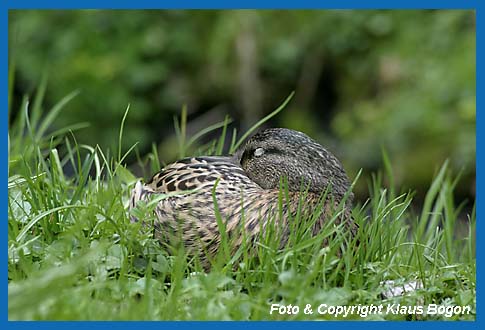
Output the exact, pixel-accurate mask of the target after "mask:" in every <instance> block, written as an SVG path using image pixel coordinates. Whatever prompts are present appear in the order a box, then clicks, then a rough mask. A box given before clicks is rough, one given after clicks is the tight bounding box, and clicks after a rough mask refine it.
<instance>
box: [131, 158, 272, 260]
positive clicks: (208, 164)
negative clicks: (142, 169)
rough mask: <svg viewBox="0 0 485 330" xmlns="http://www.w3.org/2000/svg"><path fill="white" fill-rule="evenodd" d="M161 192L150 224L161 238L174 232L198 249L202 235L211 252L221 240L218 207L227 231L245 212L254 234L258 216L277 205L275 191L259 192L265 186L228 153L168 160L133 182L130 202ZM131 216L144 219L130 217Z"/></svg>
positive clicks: (146, 198) (163, 239)
mask: <svg viewBox="0 0 485 330" xmlns="http://www.w3.org/2000/svg"><path fill="white" fill-rule="evenodd" d="M163 194H166V196H167V197H166V198H163V197H162V198H163V199H162V200H160V201H159V202H158V204H157V206H156V208H155V214H156V220H155V223H154V227H155V234H156V236H157V237H158V238H159V239H160V241H162V242H167V243H168V241H170V237H168V236H170V235H172V234H174V233H178V234H182V235H183V240H180V238H176V241H184V243H185V246H186V247H187V248H188V249H190V250H197V246H199V247H200V245H198V244H197V243H198V241H199V240H201V241H202V242H203V243H204V244H205V245H206V247H207V249H208V250H209V252H211V253H214V252H215V251H216V249H217V247H218V244H219V241H220V231H219V228H218V224H217V221H216V219H215V214H216V212H218V213H219V214H220V218H221V219H222V221H223V222H224V223H225V226H226V229H227V231H233V230H234V229H235V228H236V226H238V224H240V223H241V217H242V214H243V213H244V215H245V216H244V217H245V221H247V222H245V227H246V229H247V230H248V231H250V232H251V235H256V234H258V233H259V231H260V228H257V226H259V221H258V220H259V219H260V218H261V217H262V216H265V215H268V214H273V213H274V212H273V210H272V208H274V207H275V206H276V205H278V203H277V198H278V192H273V191H264V197H263V189H262V188H261V187H260V186H258V185H257V184H256V183H254V182H253V181H251V180H250V179H249V178H248V177H247V175H246V174H245V172H244V171H243V170H242V169H241V167H240V166H238V165H237V164H235V163H234V162H233V161H232V158H230V157H194V158H185V159H182V160H180V161H177V162H175V163H173V164H170V165H168V166H167V167H166V168H164V169H163V170H162V171H160V172H158V173H157V174H155V175H154V176H153V177H152V179H151V180H150V181H148V182H147V183H146V184H142V183H141V182H138V183H137V184H136V186H135V189H134V190H133V192H132V195H131V201H130V206H131V207H135V206H136V203H137V202H138V201H139V200H144V201H149V200H150V199H151V197H152V196H153V197H157V196H163ZM214 199H215V201H216V204H214ZM215 205H217V211H216V208H215ZM242 210H244V211H242ZM132 220H133V221H138V220H142V219H136V218H134V217H132ZM192 252H193V251H192Z"/></svg>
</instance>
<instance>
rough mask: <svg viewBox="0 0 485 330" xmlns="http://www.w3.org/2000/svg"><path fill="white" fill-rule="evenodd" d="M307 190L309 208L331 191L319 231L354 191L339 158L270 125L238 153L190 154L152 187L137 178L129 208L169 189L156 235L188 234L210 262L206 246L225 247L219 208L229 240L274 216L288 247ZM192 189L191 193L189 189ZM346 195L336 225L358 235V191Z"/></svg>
mask: <svg viewBox="0 0 485 330" xmlns="http://www.w3.org/2000/svg"><path fill="white" fill-rule="evenodd" d="M283 178H285V179H284V180H287V186H288V191H289V198H290V200H289V203H285V205H283V207H282V208H283V210H281V207H280V206H279V205H281V204H280V203H279V201H278V199H279V196H280V180H281V179H283ZM302 187H303V191H305V192H304V193H306V194H307V195H306V196H305V201H304V204H305V205H304V206H303V207H304V209H306V210H308V211H312V210H313V209H315V208H316V207H317V205H318V203H321V202H322V196H323V195H324V194H325V192H327V193H326V195H325V200H324V201H323V202H324V208H323V209H324V211H323V212H322V213H321V215H320V216H319V218H318V220H317V221H316V222H315V224H314V225H313V226H314V227H313V228H312V233H313V234H316V233H318V232H319V231H320V229H321V227H322V225H323V222H324V221H325V220H326V218H328V217H329V212H330V211H331V210H334V209H336V208H337V205H339V203H340V202H342V199H344V195H345V194H346V193H347V191H348V190H349V188H350V182H349V179H348V177H347V175H346V173H345V171H344V169H343V167H342V164H341V163H340V162H339V160H338V159H337V158H336V157H335V156H334V155H332V154H331V153H330V152H329V151H327V150H326V149H325V148H324V147H322V146H321V145H320V144H318V143H317V142H315V141H314V140H312V139H311V138H309V137H308V136H307V135H305V134H303V133H301V132H297V131H293V130H290V129H285V128H271V129H266V130H263V131H261V132H259V133H257V134H256V135H254V136H253V137H252V138H250V139H249V140H248V141H247V143H246V144H245V145H244V147H242V148H240V149H239V150H237V151H236V153H235V154H234V155H232V156H229V157H193V158H185V159H182V160H179V161H177V162H175V163H173V164H170V165H168V166H167V167H165V168H164V169H162V170H161V171H160V172H158V173H157V174H155V175H154V176H153V177H152V179H151V180H150V181H149V182H147V183H146V184H142V183H141V182H137V184H136V186H135V188H134V189H133V191H132V195H131V202H130V207H131V208H133V207H135V205H136V203H137V202H138V201H139V200H145V201H147V200H148V199H149V198H150V196H154V195H155V196H156V195H162V194H169V195H168V196H166V198H164V199H162V200H160V201H159V202H158V204H157V205H156V208H155V214H156V221H155V228H154V229H155V235H156V237H157V238H158V239H160V241H161V242H163V243H168V241H169V240H170V239H172V238H173V237H174V236H170V235H171V234H175V235H179V236H175V237H178V238H179V239H180V238H181V239H182V241H183V243H184V245H185V247H186V249H187V250H188V252H189V253H191V254H197V255H199V257H200V258H201V261H202V263H203V264H205V266H208V264H207V258H206V255H205V254H204V253H201V251H206V252H208V253H209V254H211V255H214V254H215V252H217V250H218V248H219V244H220V239H221V234H220V230H219V226H218V221H217V218H216V212H219V214H220V218H219V219H223V220H225V225H224V227H225V230H226V232H227V233H228V234H229V236H230V237H231V236H233V235H231V234H233V233H235V232H236V229H237V228H238V227H241V224H242V226H243V227H244V230H245V232H246V233H245V234H246V237H249V238H250V239H251V241H254V239H257V237H258V235H259V234H260V232H261V231H264V230H265V227H266V224H267V223H269V221H273V219H276V224H277V225H278V226H280V225H281V228H283V230H284V231H283V235H282V242H281V244H282V245H284V243H285V241H286V239H287V236H288V230H289V229H288V226H287V224H288V219H289V218H291V217H290V216H291V214H294V213H296V211H297V208H298V204H299V202H301V201H300V199H301V198H300V194H301V193H302ZM188 190H189V191H190V192H189V193H183V192H184V191H185V192H187V191H188ZM346 198H347V199H346V200H345V201H344V202H345V207H344V209H343V212H342V218H340V219H339V221H336V223H339V222H340V221H341V220H342V219H343V221H344V224H345V228H347V230H348V231H349V232H350V233H351V234H355V229H356V227H355V224H354V223H353V221H352V218H351V215H350V208H351V205H352V194H350V195H348V196H347V197H346ZM214 199H215V200H216V203H214ZM214 204H216V205H217V208H216V207H215V206H214ZM132 220H133V221H136V220H137V219H136V218H134V217H132ZM285 232H286V234H285ZM239 236H241V235H239ZM169 237H170V239H169ZM241 240H242V239H236V242H235V243H234V244H235V245H236V246H237V245H238V244H240V243H241Z"/></svg>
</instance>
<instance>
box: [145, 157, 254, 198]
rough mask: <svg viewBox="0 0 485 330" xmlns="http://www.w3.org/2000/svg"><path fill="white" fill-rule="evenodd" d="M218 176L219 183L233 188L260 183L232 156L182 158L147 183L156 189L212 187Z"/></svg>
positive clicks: (170, 191)
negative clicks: (255, 181) (251, 178)
mask: <svg viewBox="0 0 485 330" xmlns="http://www.w3.org/2000/svg"><path fill="white" fill-rule="evenodd" d="M218 179H219V182H218V187H219V186H220V185H221V186H222V187H224V186H227V187H228V188H229V187H231V189H234V188H243V189H245V188H248V189H254V188H258V187H259V186H257V185H256V184H255V183H254V182H253V181H251V180H250V179H249V178H248V176H247V175H246V173H245V172H244V170H243V169H242V168H241V167H240V166H239V165H238V164H237V163H236V162H235V161H234V159H233V158H231V157H192V158H184V159H181V160H179V161H177V162H175V163H172V164H170V165H168V166H167V167H165V168H164V169H163V170H161V171H160V172H158V173H157V174H155V175H154V176H153V177H152V179H151V180H150V181H149V182H147V184H146V187H147V188H148V189H150V190H152V191H153V192H156V193H173V192H182V191H187V190H196V189H197V190H198V189H211V188H212V187H213V186H214V184H215V183H216V181H217V180H218ZM222 187H221V188H222ZM238 190H239V189H238Z"/></svg>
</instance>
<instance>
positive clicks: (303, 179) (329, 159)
mask: <svg viewBox="0 0 485 330" xmlns="http://www.w3.org/2000/svg"><path fill="white" fill-rule="evenodd" d="M234 156H235V157H236V159H237V161H238V162H239V163H240V165H241V167H242V168H243V169H244V171H245V172H246V174H247V175H248V177H249V178H250V179H251V180H253V181H254V182H256V183H257V184H258V185H260V186H261V187H262V188H264V189H279V185H280V179H281V178H285V177H286V178H287V179H288V189H289V190H290V191H300V190H301V189H302V183H303V184H304V186H303V188H304V189H306V187H307V185H308V190H309V191H311V192H314V193H322V192H324V191H325V190H326V189H327V187H328V186H329V185H330V187H328V188H329V191H330V192H331V193H332V195H333V196H334V197H335V198H336V199H337V200H341V198H342V197H343V196H344V194H345V193H346V192H347V191H348V189H349V188H350V182H349V179H348V177H347V174H346V173H345V171H344V169H343V166H342V164H341V163H340V161H339V160H338V159H337V158H336V157H335V156H334V155H332V154H331V153H330V152H329V151H328V150H326V149H325V148H324V147H322V146H321V145H320V144H318V143H317V142H315V141H314V140H312V139H311V138H310V137H308V136H307V135H305V134H303V133H301V132H297V131H294V130H290V129H286V128H270V129H266V130H263V131H261V132H259V133H257V134H255V135H254V136H253V137H251V138H250V139H249V140H248V141H247V142H246V144H245V145H244V146H243V147H241V148H240V149H239V150H238V151H237V152H236V153H235V155H234Z"/></svg>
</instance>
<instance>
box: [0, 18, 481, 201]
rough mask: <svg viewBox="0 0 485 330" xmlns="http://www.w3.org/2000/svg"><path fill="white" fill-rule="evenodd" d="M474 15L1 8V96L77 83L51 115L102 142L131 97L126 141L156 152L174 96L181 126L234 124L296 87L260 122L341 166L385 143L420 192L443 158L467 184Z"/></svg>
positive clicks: (56, 92) (166, 142) (372, 165)
mask: <svg viewBox="0 0 485 330" xmlns="http://www.w3.org/2000/svg"><path fill="white" fill-rule="evenodd" d="M475 24H476V21H475V12H474V11H466V10H440V11H423V10H420V11H414V10H403V11H395V10H393V11H387V10H386V11H384V10H379V11H349V10H314V11H273V10H260V11H249V10H234V11H200V10H199V11H175V10H170V11H168V10H167V11H95V10H84V11H24V10H22V11H18V10H17V11H11V12H10V14H9V60H10V65H11V66H12V65H15V85H14V91H13V92H14V98H13V100H11V103H13V104H15V103H16V102H17V103H20V101H19V100H20V99H21V96H22V95H23V94H26V93H27V94H32V93H34V90H35V88H36V87H37V86H38V85H39V84H40V81H41V80H42V77H43V76H44V75H47V77H48V82H49V85H48V88H47V91H46V97H47V105H46V106H50V105H52V104H54V103H55V102H57V101H58V100H59V99H61V98H62V97H64V96H66V95H67V94H68V93H70V92H71V91H73V90H77V89H79V90H80V91H81V93H80V94H79V95H78V96H77V97H76V98H75V99H74V100H73V101H72V102H71V103H70V104H69V106H68V109H67V111H66V112H64V113H63V116H62V118H60V119H59V120H58V121H57V122H56V125H57V126H58V127H63V126H66V125H68V124H72V123H76V122H86V121H87V122H89V123H90V127H88V128H85V129H83V130H81V131H79V132H77V133H76V137H77V138H78V139H79V140H80V141H81V142H83V143H87V144H91V145H94V144H100V145H101V146H103V147H106V146H114V145H116V143H117V139H118V131H119V127H120V122H121V118H122V115H123V112H124V110H125V109H126V106H127V105H128V104H130V105H131V110H130V113H129V116H128V119H127V122H126V129H125V133H124V143H125V147H126V148H128V147H129V146H131V145H133V144H134V143H135V142H137V141H139V142H140V144H139V149H140V151H141V153H142V154H143V153H145V152H148V151H149V148H150V145H151V143H152V142H155V143H157V144H159V143H160V154H161V155H163V159H162V161H165V162H169V161H172V160H174V158H175V157H176V148H174V147H173V145H172V143H174V142H173V141H174V139H173V134H174V128H173V120H172V118H173V116H174V115H176V114H177V113H179V112H180V109H181V107H182V105H183V104H187V105H188V111H189V126H188V130H189V132H188V134H190V130H192V131H195V130H199V129H200V128H201V127H204V126H207V125H208V124H210V123H214V122H216V121H218V120H221V119H222V118H224V116H225V115H226V114H229V115H231V116H232V117H233V118H235V119H236V123H239V124H238V125H240V127H241V128H247V127H248V126H249V125H250V124H251V123H253V122H254V121H256V120H257V119H258V118H261V117H262V116H263V115H264V114H266V113H269V112H270V111H271V110H273V109H275V108H276V107H277V106H278V105H279V104H280V103H281V101H282V100H283V99H284V98H285V97H286V96H288V94H289V93H290V92H291V91H292V90H295V91H296V94H295V98H294V100H293V101H292V102H291V105H290V106H289V107H288V108H287V109H286V110H284V111H283V113H282V114H281V115H280V116H279V117H278V118H276V119H275V120H274V121H273V122H272V123H271V124H272V125H273V126H284V127H289V128H293V129H299V130H302V131H304V132H306V133H307V134H309V135H310V136H312V137H314V138H315V139H316V140H318V141H320V142H322V143H323V144H324V145H326V146H328V147H329V149H330V150H332V151H333V152H334V153H335V154H336V155H338V156H339V158H340V159H342V161H343V162H344V165H345V166H346V168H347V169H348V172H349V173H350V175H351V176H352V175H353V174H355V173H356V171H357V170H358V169H359V168H361V167H363V168H364V169H366V170H374V169H377V168H379V167H381V164H382V156H381V150H382V148H384V149H385V150H387V152H388V154H389V155H390V158H391V160H392V163H393V166H394V171H395V173H394V174H395V177H396V178H395V179H396V181H397V183H398V184H403V183H405V186H406V187H413V188H418V193H419V187H424V186H427V185H428V184H429V182H430V181H431V176H432V175H433V173H434V172H435V171H436V170H437V167H438V165H439V164H442V163H443V161H444V160H445V159H447V158H449V159H450V161H451V165H452V166H453V167H454V168H455V169H464V173H463V174H464V176H463V177H464V181H463V182H464V183H463V184H462V185H461V186H460V187H458V188H457V190H458V191H459V192H460V193H462V194H464V195H473V196H474V176H475V116H476V109H475V66H476V65H475V47H476V44H475ZM17 108H18V107H16V106H15V105H12V106H11V107H10V109H11V118H13V117H15V115H16V114H15V113H12V112H13V111H16V110H15V109H17ZM162 142H163V143H162Z"/></svg>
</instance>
